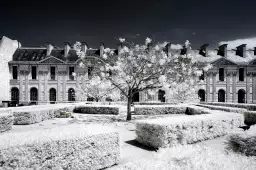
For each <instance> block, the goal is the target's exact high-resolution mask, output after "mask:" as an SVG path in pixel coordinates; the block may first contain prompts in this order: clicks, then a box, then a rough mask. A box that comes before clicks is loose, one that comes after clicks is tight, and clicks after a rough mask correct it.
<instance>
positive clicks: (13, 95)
mask: <svg viewBox="0 0 256 170" xmlns="http://www.w3.org/2000/svg"><path fill="white" fill-rule="evenodd" d="M19 93H20V92H19V89H18V88H17V87H13V88H12V89H11V101H17V102H18V101H19V96H20V95H19Z"/></svg>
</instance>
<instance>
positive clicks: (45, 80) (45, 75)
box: [44, 72, 49, 103]
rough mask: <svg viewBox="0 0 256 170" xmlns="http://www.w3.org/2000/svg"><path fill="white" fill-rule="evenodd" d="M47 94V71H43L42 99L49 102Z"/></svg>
mask: <svg viewBox="0 0 256 170" xmlns="http://www.w3.org/2000/svg"><path fill="white" fill-rule="evenodd" d="M48 94H49V91H48V72H44V101H45V102H47V103H48V102H49V97H48Z"/></svg>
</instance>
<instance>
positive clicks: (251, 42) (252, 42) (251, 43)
mask: <svg viewBox="0 0 256 170" xmlns="http://www.w3.org/2000/svg"><path fill="white" fill-rule="evenodd" d="M222 44H228V49H235V48H236V47H237V46H239V45H242V44H246V48H247V49H252V48H254V47H256V37H254V38H245V39H236V40H232V41H221V42H219V45H222Z"/></svg>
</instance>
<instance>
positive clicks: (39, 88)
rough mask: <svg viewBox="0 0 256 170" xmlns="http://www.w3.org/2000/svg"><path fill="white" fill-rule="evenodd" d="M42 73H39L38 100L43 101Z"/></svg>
mask: <svg viewBox="0 0 256 170" xmlns="http://www.w3.org/2000/svg"><path fill="white" fill-rule="evenodd" d="M42 76H43V75H42V74H39V73H38V102H39V103H41V101H42V83H43V82H42Z"/></svg>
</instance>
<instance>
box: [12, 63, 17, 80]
mask: <svg viewBox="0 0 256 170" xmlns="http://www.w3.org/2000/svg"><path fill="white" fill-rule="evenodd" d="M12 79H16V80H17V79H18V67H17V66H12Z"/></svg>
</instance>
